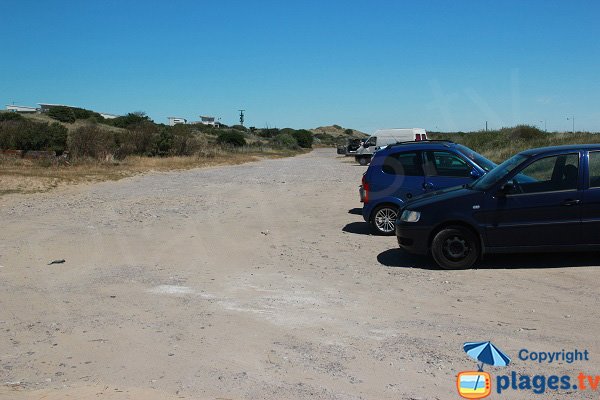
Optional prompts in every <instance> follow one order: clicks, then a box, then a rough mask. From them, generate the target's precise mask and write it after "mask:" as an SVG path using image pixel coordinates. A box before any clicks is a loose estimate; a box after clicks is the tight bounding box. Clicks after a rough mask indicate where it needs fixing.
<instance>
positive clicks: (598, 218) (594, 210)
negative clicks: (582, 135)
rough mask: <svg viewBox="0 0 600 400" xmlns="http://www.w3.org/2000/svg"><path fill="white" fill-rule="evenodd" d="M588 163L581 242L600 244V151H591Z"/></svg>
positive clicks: (585, 178)
mask: <svg viewBox="0 0 600 400" xmlns="http://www.w3.org/2000/svg"><path fill="white" fill-rule="evenodd" d="M587 165H588V168H587V171H588V173H587V174H584V182H585V184H584V187H585V188H586V189H585V190H584V191H583V200H582V204H581V243H582V244H600V151H590V152H589V154H588V156H587Z"/></svg>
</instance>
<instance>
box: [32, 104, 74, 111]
mask: <svg viewBox="0 0 600 400" xmlns="http://www.w3.org/2000/svg"><path fill="white" fill-rule="evenodd" d="M38 105H39V106H40V112H43V113H47V112H48V111H50V109H51V108H52V107H69V108H78V107H75V106H68V105H66V104H50V103H38Z"/></svg>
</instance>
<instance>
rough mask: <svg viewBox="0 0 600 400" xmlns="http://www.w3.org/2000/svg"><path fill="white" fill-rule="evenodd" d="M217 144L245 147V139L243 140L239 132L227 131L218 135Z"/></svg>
mask: <svg viewBox="0 0 600 400" xmlns="http://www.w3.org/2000/svg"><path fill="white" fill-rule="evenodd" d="M217 143H219V144H225V145H231V146H234V147H240V146H245V145H246V139H244V135H243V134H242V133H240V132H236V131H229V132H223V133H221V134H219V136H218V137H217Z"/></svg>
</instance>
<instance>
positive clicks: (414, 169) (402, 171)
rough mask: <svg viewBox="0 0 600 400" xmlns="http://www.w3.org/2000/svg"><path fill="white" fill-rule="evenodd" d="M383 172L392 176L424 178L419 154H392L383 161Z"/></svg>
mask: <svg viewBox="0 0 600 400" xmlns="http://www.w3.org/2000/svg"><path fill="white" fill-rule="evenodd" d="M381 170H382V171H383V172H384V173H386V174H390V175H406V176H423V168H422V165H421V157H420V154H419V152H412V151H411V152H406V153H395V154H390V155H388V156H387V157H386V158H385V160H384V161H383V165H382V167H381Z"/></svg>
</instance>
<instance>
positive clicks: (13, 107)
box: [6, 104, 39, 113]
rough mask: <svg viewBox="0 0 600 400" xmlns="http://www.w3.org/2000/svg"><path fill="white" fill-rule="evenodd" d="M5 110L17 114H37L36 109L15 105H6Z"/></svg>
mask: <svg viewBox="0 0 600 400" xmlns="http://www.w3.org/2000/svg"><path fill="white" fill-rule="evenodd" d="M6 110H7V111H11V112H18V113H34V112H39V110H38V108H37V107H29V106H17V105H15V104H7V105H6Z"/></svg>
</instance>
